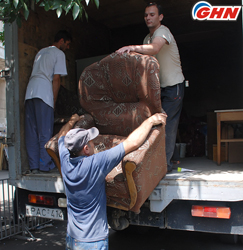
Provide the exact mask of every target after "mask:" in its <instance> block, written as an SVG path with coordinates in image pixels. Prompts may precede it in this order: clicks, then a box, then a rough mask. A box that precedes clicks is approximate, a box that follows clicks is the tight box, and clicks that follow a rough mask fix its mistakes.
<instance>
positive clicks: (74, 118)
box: [69, 114, 80, 123]
mask: <svg viewBox="0 0 243 250" xmlns="http://www.w3.org/2000/svg"><path fill="white" fill-rule="evenodd" d="M79 120H80V116H79V115H77V114H74V115H72V116H71V118H70V120H69V122H71V123H76V122H77V121H79Z"/></svg>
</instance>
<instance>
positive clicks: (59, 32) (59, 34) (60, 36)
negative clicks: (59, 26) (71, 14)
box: [54, 30, 72, 43]
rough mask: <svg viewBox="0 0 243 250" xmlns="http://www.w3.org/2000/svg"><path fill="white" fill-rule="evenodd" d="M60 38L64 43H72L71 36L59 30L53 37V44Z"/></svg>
mask: <svg viewBox="0 0 243 250" xmlns="http://www.w3.org/2000/svg"><path fill="white" fill-rule="evenodd" d="M62 38H63V40H64V42H66V41H71V42H72V36H71V34H70V33H69V32H68V31H66V30H59V31H58V32H57V34H56V35H55V37H54V42H55V43H57V42H58V41H59V40H60V39H62Z"/></svg>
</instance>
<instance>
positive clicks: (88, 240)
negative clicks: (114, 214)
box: [58, 113, 166, 250]
mask: <svg viewBox="0 0 243 250" xmlns="http://www.w3.org/2000/svg"><path fill="white" fill-rule="evenodd" d="M79 119H80V118H79V116H78V115H76V114H75V115H73V116H72V117H71V119H70V121H69V122H68V123H67V124H66V125H64V127H63V128H62V129H61V131H60V132H59V140H58V149H59V156H60V161H61V171H62V176H63V182H64V186H65V191H66V196H67V211H68V225H67V238H66V249H70V250H72V249H93V248H95V249H99V250H106V249H108V233H109V230H108V223H107V216H106V193H105V177H106V175H107V174H108V173H109V172H110V171H111V170H112V169H113V168H114V167H115V166H117V165H118V163H119V162H120V161H121V160H122V158H123V157H124V156H125V155H126V154H128V153H130V152H131V151H133V150H135V149H137V148H138V147H139V146H141V145H142V143H143V142H144V141H145V140H146V138H147V136H148V134H149V132H150V130H151V128H152V127H153V126H154V125H158V124H161V123H162V124H165V122H166V114H164V113H159V114H155V115H153V116H151V117H149V118H148V119H147V120H145V121H144V122H143V123H142V124H141V125H140V126H139V127H138V128H137V129H136V130H134V131H133V132H132V133H131V134H130V135H129V136H128V137H127V138H126V140H125V141H124V142H123V143H121V144H119V145H117V146H116V147H114V148H111V149H109V150H106V151H103V152H99V153H97V154H94V143H93V141H92V140H93V139H94V138H96V137H97V136H98V134H99V130H98V129H97V128H95V127H93V128H91V129H88V130H85V129H82V128H76V129H71V128H73V126H74V124H75V123H76V122H77V121H78V120H79Z"/></svg>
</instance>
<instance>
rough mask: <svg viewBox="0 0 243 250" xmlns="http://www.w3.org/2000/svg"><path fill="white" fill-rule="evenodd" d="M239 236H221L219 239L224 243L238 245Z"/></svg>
mask: <svg viewBox="0 0 243 250" xmlns="http://www.w3.org/2000/svg"><path fill="white" fill-rule="evenodd" d="M238 238H239V237H238V235H237V234H220V235H219V239H220V241H221V242H223V243H227V244H237V242H238Z"/></svg>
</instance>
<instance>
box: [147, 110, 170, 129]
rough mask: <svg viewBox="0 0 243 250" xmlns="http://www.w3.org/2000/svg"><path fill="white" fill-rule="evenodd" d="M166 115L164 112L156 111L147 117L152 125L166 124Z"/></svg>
mask: <svg viewBox="0 0 243 250" xmlns="http://www.w3.org/2000/svg"><path fill="white" fill-rule="evenodd" d="M166 118H167V115H166V114H165V113H157V114H154V115H152V116H150V117H149V121H150V122H151V123H152V126H155V125H158V124H161V123H162V124H163V125H166Z"/></svg>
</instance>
